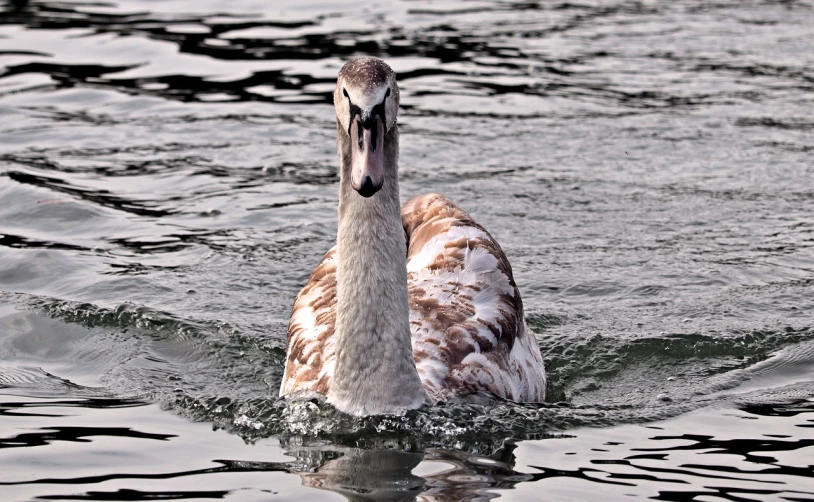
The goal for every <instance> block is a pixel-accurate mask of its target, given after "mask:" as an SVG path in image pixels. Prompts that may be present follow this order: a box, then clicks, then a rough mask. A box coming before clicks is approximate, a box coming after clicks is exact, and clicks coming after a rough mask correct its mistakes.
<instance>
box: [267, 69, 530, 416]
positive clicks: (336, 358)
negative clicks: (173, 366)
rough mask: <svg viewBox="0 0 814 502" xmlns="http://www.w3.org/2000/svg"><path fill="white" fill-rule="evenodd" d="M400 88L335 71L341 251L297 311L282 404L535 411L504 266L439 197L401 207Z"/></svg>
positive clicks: (526, 346)
mask: <svg viewBox="0 0 814 502" xmlns="http://www.w3.org/2000/svg"><path fill="white" fill-rule="evenodd" d="M398 100H399V93H398V86H397V84H396V82H395V74H394V73H393V72H392V70H391V69H390V68H389V67H388V66H387V65H386V64H385V63H384V62H383V61H381V60H379V59H376V58H361V59H356V60H353V61H350V62H349V63H347V64H346V65H345V67H343V69H342V71H340V74H339V79H338V81H337V88H336V91H335V93H334V101H335V107H336V112H337V143H338V148H339V157H340V165H341V169H340V189H339V192H340V195H339V231H338V236H337V244H336V246H334V247H333V248H331V250H330V251H328V253H327V254H326V255H325V256H324V257H323V258H322V261H321V262H320V263H319V265H317V267H316V268H315V269H314V271H313V273H312V274H311V277H310V278H309V280H308V282H307V283H306V285H305V287H304V288H303V289H302V291H301V292H300V294H299V295H298V296H297V299H296V300H295V302H294V308H293V310H292V313H291V319H290V321H289V328H288V338H287V358H286V364H285V373H284V375H283V382H282V386H281V389H280V394H281V395H289V394H293V393H299V392H316V393H319V394H323V395H326V396H327V397H328V401H329V402H330V403H332V404H333V405H334V406H336V407H337V408H338V409H339V410H341V411H344V412H346V413H350V414H353V415H359V416H365V415H374V414H383V413H400V412H403V411H405V410H408V409H414V408H418V407H420V406H422V405H424V404H432V403H435V402H438V401H449V400H451V399H457V398H462V397H465V396H470V395H478V394H484V393H486V394H494V395H496V396H499V397H501V398H505V399H509V400H513V401H517V402H541V401H543V400H544V399H545V393H546V376H545V370H544V366H543V359H542V356H541V354H540V349H539V345H538V343H537V340H536V338H535V336H534V333H532V331H531V330H530V329H529V328H528V326H527V325H526V322H525V318H524V315H523V302H522V300H521V298H520V293H519V291H518V288H517V285H516V284H515V282H514V279H513V277H512V270H511V266H510V264H509V261H508V259H507V258H506V255H505V254H504V253H503V251H502V250H501V249H500V246H499V245H498V243H497V242H496V241H495V240H494V239H493V238H492V236H491V235H490V234H489V233H488V232H487V231H486V230H485V229H484V228H483V227H482V226H480V225H479V224H477V223H476V222H475V221H474V220H473V219H472V217H471V216H469V215H468V214H467V213H466V212H465V211H464V210H463V209H461V208H460V207H458V206H457V205H456V204H454V203H453V202H452V201H450V200H449V199H447V198H446V197H444V196H442V195H439V194H434V193H430V194H425V195H421V196H418V197H414V198H412V199H410V200H408V201H407V202H406V203H405V204H404V205H403V206H402V205H400V203H399V191H398V144H399V134H398V126H397V125H396V114H397V111H398Z"/></svg>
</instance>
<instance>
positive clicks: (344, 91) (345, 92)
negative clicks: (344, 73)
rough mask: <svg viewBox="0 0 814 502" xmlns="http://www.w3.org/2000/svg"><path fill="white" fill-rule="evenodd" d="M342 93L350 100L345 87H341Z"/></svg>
mask: <svg viewBox="0 0 814 502" xmlns="http://www.w3.org/2000/svg"><path fill="white" fill-rule="evenodd" d="M388 90H389V89H388ZM342 94H344V95H345V97H346V98H348V101H350V96H348V90H347V89H345V88H344V87H343V88H342Z"/></svg>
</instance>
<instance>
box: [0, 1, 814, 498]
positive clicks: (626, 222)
mask: <svg viewBox="0 0 814 502" xmlns="http://www.w3.org/2000/svg"><path fill="white" fill-rule="evenodd" d="M0 9H2V12H1V13H0V65H2V66H0V361H2V363H0V415H2V416H0V437H1V439H0V466H2V468H0V472H2V474H1V475H0V493H2V498H3V500H30V499H35V498H40V499H45V500H51V499H73V500H145V499H181V498H196V499H207V498H223V499H229V500H266V499H270V498H272V499H280V498H301V497H303V496H309V497H314V496H316V495H319V496H321V497H323V498H326V499H327V498H331V497H333V498H335V499H341V498H342V497H343V496H344V497H347V498H351V499H382V498H389V499H393V500H401V499H404V500H410V499H412V498H414V497H419V498H421V499H426V500H434V499H437V500H459V499H469V498H477V497H480V498H481V499H488V498H492V497H498V496H500V497H505V498H508V499H510V500H537V499H539V497H540V496H541V494H545V495H546V496H547V497H550V498H553V499H559V500H572V499H579V498H586V497H591V496H593V495H594V494H596V493H597V492H599V493H604V494H607V495H608V496H609V497H612V498H621V497H624V496H629V495H633V496H640V497H654V498H658V499H662V500H686V499H693V498H695V499H696V500H713V499H715V500H720V499H724V500H753V499H784V500H811V499H812V497H814V482H812V481H811V479H812V478H814V472H812V470H813V469H814V467H813V466H812V461H811V458H812V457H811V454H812V451H814V449H813V447H814V378H812V374H814V313H812V312H814V290H812V288H814V216H812V214H814V181H812V180H814V162H812V160H811V159H812V151H814V136H812V134H811V132H812V130H814V120H812V118H811V116H812V112H811V110H814V71H813V70H812V68H814V38H812V36H811V26H814V4H812V3H811V2H810V1H808V2H806V1H763V2H761V1H748V2H724V3H710V2H698V1H690V0H684V1H676V2H670V3H667V2H622V1H619V0H616V1H610V2H579V3H547V2H541V3H531V2H499V1H482V2H466V3H459V2H444V1H435V2H430V1H409V2H387V1H383V2H378V3H368V2H342V3H338V2H336V3H335V2H331V1H329V0H325V1H320V2H303V3H301V4H298V5H296V6H294V7H290V6H283V4H282V3H280V4H279V5H277V4H275V3H272V2H259V1H252V0H236V1H232V2H229V3H223V2H214V1H202V2H191V1H189V0H170V1H166V0H165V1H160V2H159V1H146V0H142V1H135V0H123V1H119V2H109V3H108V2H104V3H100V2H72V1H69V2H39V1H31V2H26V1H22V0H18V1H14V2H11V3H7V4H0ZM357 54H359V55H361V54H372V55H377V56H380V57H384V58H385V59H387V61H388V62H389V63H390V64H391V66H392V67H393V68H394V69H395V70H396V71H397V72H398V74H399V81H400V85H401V89H402V104H403V107H402V110H401V116H400V127H401V131H402V136H401V137H402V140H401V143H402V153H401V178H402V193H403V196H404V197H405V198H406V197H409V196H411V195H415V194H419V193H424V192H428V191H437V192H441V193H444V194H445V195H447V196H449V197H450V198H452V199H453V200H455V201H456V202H458V203H459V204H461V205H462V206H463V207H465V208H466V209H467V210H468V211H469V212H470V213H472V214H473V216H474V217H475V218H476V219H477V220H478V221H479V222H481V223H482V224H483V225H484V226H485V227H486V228H487V229H489V230H490V231H491V232H492V234H494V235H495V236H496V238H497V239H498V240H499V241H500V242H501V245H502V246H503V248H504V250H505V251H506V252H507V254H508V255H509V257H510V259H511V262H512V265H513V268H514V272H515V277H516V279H517V282H518V284H519V286H520V289H521V292H522V294H523V298H524V302H525V305H526V311H527V315H528V320H529V323H530V324H531V325H532V326H533V328H534V329H535V331H536V332H537V333H538V334H539V338H540V344H541V348H542V350H543V354H544V357H545V358H546V361H547V365H548V368H549V370H550V379H551V382H552V388H551V389H550V395H551V400H550V402H549V403H546V404H544V405H533V406H532V405H514V404H511V403H501V404H498V405H496V406H491V407H482V406H480V407H479V406H476V405H454V406H453V405H449V406H442V407H437V408H432V409H427V410H420V411H417V412H413V413H411V414H409V415H408V416H406V417H400V418H393V417H390V418H373V419H365V420H354V419H349V418H347V417H341V416H338V415H337V414H336V413H335V412H333V411H332V409H331V408H330V407H329V406H327V405H325V404H324V403H321V402H318V401H314V402H297V403H291V404H288V405H286V404H285V403H282V402H279V401H277V400H276V394H277V392H278V388H279V382H280V378H281V376H282V359H283V357H284V343H283V340H284V337H285V330H286V323H287V319H288V314H289V310H290V306H291V304H292V302H293V298H294V296H295V295H296V293H297V291H298V290H299V288H300V287H301V286H302V284H303V283H304V281H305V280H306V279H307V277H308V274H309V273H310V271H311V269H312V268H313V266H314V265H315V264H316V262H317V261H318V260H319V258H320V257H321V256H322V254H323V253H324V252H325V251H326V250H327V249H328V248H329V247H330V245H331V243H332V240H333V239H334V238H335V232H336V201H337V195H336V194H337V181H338V178H337V172H336V165H337V158H336V147H335V129H334V123H333V122H334V116H333V110H332V106H331V91H332V89H333V85H334V84H333V82H334V79H335V77H336V73H337V71H338V70H339V68H340V67H341V65H342V64H343V62H344V61H345V60H346V58H348V57H351V56H353V55H357ZM317 489H318V490H320V491H316V490H317Z"/></svg>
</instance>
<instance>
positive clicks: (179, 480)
mask: <svg viewBox="0 0 814 502" xmlns="http://www.w3.org/2000/svg"><path fill="white" fill-rule="evenodd" d="M0 413H2V416H3V417H4V420H5V421H6V424H7V425H8V426H12V427H15V428H17V429H18V431H25V432H17V433H16V434H13V435H8V436H5V437H3V438H2V439H0V461H2V462H3V465H4V470H5V472H6V474H5V475H4V479H3V480H2V481H0V486H3V487H4V488H3V490H4V493H16V494H19V495H20V499H21V500H22V499H28V498H34V497H36V498H37V499H44V500H52V499H53V500H56V499H59V500H66V499H74V500H123V499H126V500H148V499H150V500H154V499H163V498H167V499H185V498H198V499H210V498H215V499H216V498H222V497H226V496H228V495H230V494H231V495H235V496H238V497H241V498H242V499H252V500H254V499H256V498H259V499H265V498H266V497H269V496H271V495H279V496H284V497H285V496H292V495H299V496H302V495H303V493H302V488H301V487H300V484H299V483H300V482H301V484H302V486H304V487H309V488H317V489H320V490H327V491H328V492H336V493H339V494H341V495H342V496H343V497H345V498H346V499H348V500H416V499H417V500H438V501H448V500H474V499H477V500H489V499H492V498H495V497H497V496H500V495H503V496H508V497H510V498H518V499H521V500H525V499H529V500H533V499H537V498H539V497H540V495H541V494H542V493H549V494H561V495H566V494H567V496H569V497H572V498H584V497H590V496H592V495H594V494H595V493H596V492H597V491H601V492H602V493H604V494H605V495H606V496H607V497H610V498H616V497H621V496H624V495H628V496H629V495H634V496H647V497H652V498H657V499H660V500H690V499H692V498H693V497H701V496H717V497H722V498H724V499H729V500H741V499H742V498H749V497H750V496H751V497H758V498H760V499H763V498H767V497H769V498H774V497H782V498H783V499H787V500H797V499H800V500H805V499H806V497H807V496H810V495H811V493H812V491H814V482H812V481H811V480H812V479H814V477H812V476H811V474H812V470H814V467H813V466H811V465H810V461H809V462H806V460H807V457H806V456H805V454H804V453H803V452H804V451H805V449H807V448H810V447H812V446H814V432H812V429H814V406H812V403H811V402H810V401H801V402H797V403H790V404H784V405H767V404H759V405H746V406H743V407H742V408H741V409H740V410H728V411H727V412H725V413H723V414H721V413H720V412H716V411H706V412H702V413H698V412H696V413H693V414H691V415H688V416H685V417H681V418H678V419H673V420H670V421H667V422H657V423H654V424H650V425H643V426H633V425H628V426H619V427H615V428H610V429H577V430H573V431H571V432H570V433H568V434H558V435H551V436H548V437H547V438H546V439H544V440H541V441H529V442H523V443H520V444H519V445H518V444H515V443H514V442H513V441H511V440H504V441H503V442H502V443H501V444H495V445H492V446H487V445H485V444H480V445H478V444H474V443H468V444H467V443H461V444H459V445H458V447H457V448H456V449H438V448H425V447H423V446H422V445H421V444H420V443H416V442H410V441H406V442H405V441H403V440H400V439H397V438H390V439H387V438H382V437H368V438H357V441H358V444H356V445H344V444H342V442H341V441H340V442H338V443H331V442H325V441H320V440H317V439H315V438H309V437H298V436H287V437H284V438H283V439H282V442H281V443H279V444H278V443H276V442H275V441H273V440H268V439H260V440H258V441H256V442H255V443H254V444H249V445H247V444H244V443H242V442H241V441H240V440H239V439H238V438H237V437H236V436H233V435H227V434H223V433H213V432H212V431H211V429H209V428H208V426H206V424H193V423H188V422H186V421H185V420H183V419H178V418H176V419H172V420H167V418H168V417H166V415H164V414H163V413H161V412H160V411H159V410H158V409H157V408H155V407H154V406H144V404H143V403H138V402H126V401H120V400H115V399H109V398H107V399H101V398H96V399H64V400H61V401H60V400H53V399H38V400H32V399H28V398H22V399H21V398H14V397H11V396H7V397H6V398H4V400H3V402H2V403H0ZM120 421H125V422H126V423H131V424H134V426H133V427H121V426H115V425H114V424H117V423H119V422H120ZM74 422H79V423H88V424H89V423H93V426H91V427H75V426H73V425H66V426H57V425H56V424H59V423H63V424H72V423H74ZM699 424H701V425H703V426H706V427H709V428H711V429H714V430H715V432H709V433H706V434H700V433H682V432H680V431H682V430H687V429H693V428H695V427H697V426H698V425H699ZM767 428H768V429H771V430H772V433H761V432H765V431H766V430H767ZM795 428H796V429H797V430H794V429H795ZM155 429H160V430H162V431H164V432H162V433H157V432H153V430H155ZM60 442H67V443H69V444H71V445H72V446H70V448H67V449H57V448H52V451H51V455H52V456H51V457H50V461H49V462H50V465H51V467H50V468H49V469H48V470H47V472H46V471H45V470H43V469H38V470H35V471H32V470H31V469H30V468H29V467H27V466H26V465H24V464H25V463H26V462H24V464H19V463H17V464H15V461H19V460H20V459H23V460H24V459H25V458H26V457H20V456H19V454H16V455H15V454H14V451H15V450H17V449H25V448H32V447H34V448H42V447H44V446H45V447H49V448H50V446H49V445H53V446H57V445H58V444H59V443H60ZM110 444H114V445H118V446H117V448H123V447H125V445H127V446H126V450H124V451H122V452H120V453H119V454H118V457H117V458H116V459H113V458H111V457H110V450H109V445H110ZM26 451H27V450H26ZM32 451H33V450H32ZM281 452H285V455H283V454H282V453H281ZM122 453H126V454H125V455H124V456H123V458H122ZM795 454H797V455H795ZM14 459H16V460H14ZM76 459H81V460H80V461H79V462H77V461H76ZM134 460H138V461H139V462H138V463H137V464H136V463H134ZM289 473H291V474H296V475H297V476H298V477H294V479H297V480H298V481H296V482H295V481H293V480H292V477H291V476H290V475H289ZM281 476H282V477H281ZM286 476H288V477H286ZM10 490H13V492H12V491H10ZM325 495H326V496H327V494H325ZM310 496H314V493H313V492H311V493H310Z"/></svg>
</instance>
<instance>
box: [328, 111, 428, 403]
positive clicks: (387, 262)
mask: <svg viewBox="0 0 814 502" xmlns="http://www.w3.org/2000/svg"><path fill="white" fill-rule="evenodd" d="M337 135H338V146H339V156H340V164H341V170H340V183H339V185H340V187H339V231H338V235H337V257H338V263H337V272H336V274H337V290H336V295H337V310H336V314H337V318H336V331H335V336H336V368H335V370H334V376H333V381H332V383H331V388H330V390H329V392H328V400H329V402H331V403H332V404H333V405H334V406H336V407H337V408H338V409H339V410H340V411H344V412H346V413H350V414H354V415H378V414H391V413H395V414H397V413H401V412H403V411H406V410H408V409H413V408H418V407H420V406H421V405H422V404H424V402H425V401H426V393H425V392H424V389H423V386H422V384H421V380H420V378H419V376H418V372H417V370H416V367H415V363H414V362H413V350H412V342H411V332H410V319H409V316H410V310H409V305H408V294H407V244H406V239H405V234H404V228H403V226H402V223H401V205H400V201H399V186H398V128H397V126H394V127H393V128H392V129H391V130H390V131H388V132H387V135H386V137H385V142H384V145H385V146H384V148H385V150H384V173H385V178H384V185H383V186H382V188H381V189H380V190H379V191H378V192H377V193H375V194H374V195H373V196H372V197H369V198H365V197H362V196H361V195H359V194H358V193H357V192H356V191H355V190H354V189H353V187H352V186H351V176H350V166H351V162H350V155H351V153H350V145H349V141H348V140H347V134H346V133H345V132H344V131H342V130H341V128H340V127H339V125H338V127H337Z"/></svg>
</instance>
